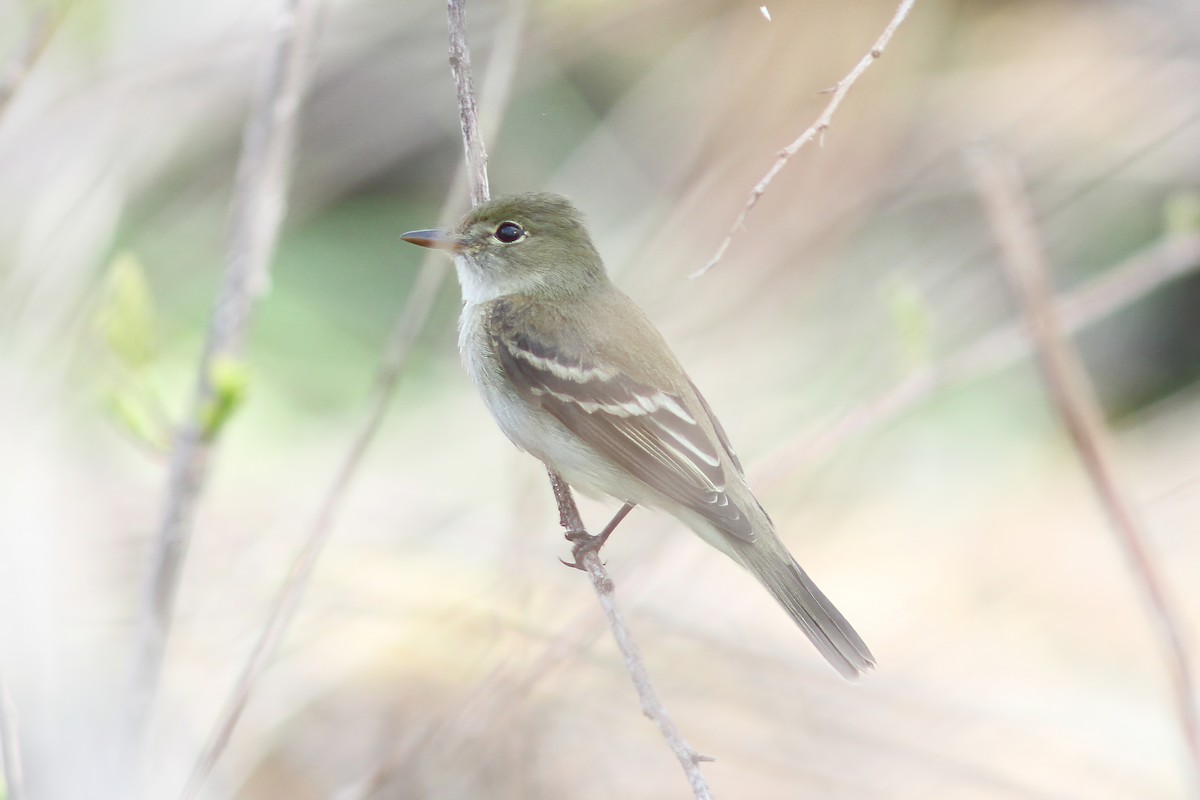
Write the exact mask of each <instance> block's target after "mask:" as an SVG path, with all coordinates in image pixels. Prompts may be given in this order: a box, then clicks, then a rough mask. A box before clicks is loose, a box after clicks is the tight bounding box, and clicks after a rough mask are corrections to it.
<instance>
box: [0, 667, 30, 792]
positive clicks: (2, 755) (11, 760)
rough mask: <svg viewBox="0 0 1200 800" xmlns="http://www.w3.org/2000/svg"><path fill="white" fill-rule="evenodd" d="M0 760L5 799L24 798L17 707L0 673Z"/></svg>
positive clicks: (23, 774) (23, 777) (23, 775)
mask: <svg viewBox="0 0 1200 800" xmlns="http://www.w3.org/2000/svg"><path fill="white" fill-rule="evenodd" d="M0 761H3V762H4V791H5V794H4V798H5V800H25V798H26V797H27V795H26V794H25V773H24V771H23V770H22V768H21V739H20V737H19V736H18V731H17V707H16V705H15V704H14V703H13V700H12V696H11V695H9V693H8V685H7V684H6V683H5V682H4V677H3V676H2V675H0Z"/></svg>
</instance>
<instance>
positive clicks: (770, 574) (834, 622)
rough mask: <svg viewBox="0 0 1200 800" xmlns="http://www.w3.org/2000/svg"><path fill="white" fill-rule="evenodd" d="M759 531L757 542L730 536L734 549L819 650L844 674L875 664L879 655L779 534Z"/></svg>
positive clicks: (851, 673) (850, 674) (850, 675)
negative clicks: (876, 654)
mask: <svg viewBox="0 0 1200 800" xmlns="http://www.w3.org/2000/svg"><path fill="white" fill-rule="evenodd" d="M756 533H757V536H756V537H755V538H756V541H755V542H753V543H751V542H746V541H731V544H732V545H733V549H734V551H735V552H736V553H737V556H738V558H739V559H740V560H741V562H742V564H744V565H745V566H746V568H747V569H749V570H750V571H751V572H752V573H754V576H755V577H756V578H758V580H759V582H760V583H762V585H763V586H765V587H766V589H767V591H769V592H770V593H771V595H772V596H773V597H774V598H775V600H776V601H778V603H779V605H781V606H783V608H784V610H785V611H787V612H788V614H789V615H790V616H791V618H792V619H793V620H795V622H796V624H797V625H799V626H800V629H801V630H802V631H804V633H805V635H806V636H808V638H809V639H810V640H811V641H812V643H813V644H814V645H816V647H817V650H819V651H821V655H823V656H825V659H826V660H827V661H828V662H829V663H830V664H832V665H833V666H834V668H835V669H836V670H837V671H838V672H840V673H842V675H843V676H845V677H846V678H856V677H858V674H859V673H860V672H862V671H864V670H867V669H870V668H871V667H873V666H875V656H873V655H871V651H870V649H869V648H868V647H867V645H866V643H864V642H863V640H862V638H861V637H860V636H859V635H858V634H857V633H855V631H854V628H852V627H850V623H849V622H847V621H846V618H845V617H843V616H842V614H841V612H840V611H838V610H837V609H836V608H834V606H833V603H831V602H830V601H829V598H828V597H826V596H825V593H824V592H822V591H821V590H820V589H818V588H817V585H816V584H815V583H813V582H812V579H811V578H809V577H808V575H807V574H806V573H805V572H804V570H803V569H801V568H800V565H799V564H797V563H796V560H795V559H794V558H792V555H791V553H789V552H788V551H787V548H786V547H784V546H783V543H782V542H780V541H779V540H778V538H776V536H775V534H774V533H772V532H770V531H768V532H767V533H766V535H763V533H761V532H756Z"/></svg>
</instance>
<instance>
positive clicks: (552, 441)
mask: <svg viewBox="0 0 1200 800" xmlns="http://www.w3.org/2000/svg"><path fill="white" fill-rule="evenodd" d="M403 238H404V240H405V241H406V242H411V243H412V244H417V245H421V246H422V247H433V248H438V249H441V250H445V251H448V252H449V253H451V254H453V256H454V264H455V267H456V269H457V272H458V280H459V283H460V284H461V285H462V295H463V311H462V317H461V319H460V321H459V339H458V345H459V350H460V351H461V353H462V360H463V364H464V365H465V366H466V369H467V372H468V373H469V374H470V376H471V379H472V380H473V381H474V383H475V386H476V387H477V388H478V389H479V393H480V394H481V395H483V400H484V402H485V403H486V404H487V406H488V409H489V410H490V411H491V412H492V416H494V417H495V418H496V422H497V423H498V424H499V425H500V429H501V430H503V431H504V433H505V434H506V435H507V436H508V438H509V439H511V440H512V442H513V444H515V445H516V446H517V447H519V448H520V449H522V450H524V451H526V452H528V453H530V454H531V455H533V456H536V457H537V458H539V459H541V460H542V462H544V463H545V464H546V466H547V467H549V468H550V469H552V470H554V471H555V472H557V473H558V474H559V475H561V476H562V477H563V479H564V480H566V481H567V483H569V484H570V485H571V486H573V487H575V488H576V489H578V490H579V491H581V492H584V493H585V494H588V495H590V496H598V495H610V496H612V497H615V498H616V499H618V500H623V501H625V502H627V503H633V504H639V505H646V506H650V507H653V508H658V509H662V510H663V511H666V512H667V513H669V514H672V515H673V516H675V517H677V518H678V519H679V520H681V521H682V522H683V523H684V524H685V525H687V526H688V527H689V528H691V529H692V530H693V531H695V532H696V533H697V534H699V535H700V537H701V538H703V539H704V540H705V541H707V542H708V543H709V544H711V545H713V546H714V547H716V548H717V549H718V550H720V551H721V552H723V553H725V554H726V555H728V556H729V557H731V558H732V559H733V560H734V561H736V562H738V563H739V564H741V565H743V566H744V567H746V568H747V569H748V570H750V572H752V573H753V574H754V576H755V577H756V578H758V580H759V581H760V582H761V583H762V585H763V586H764V587H766V589H767V591H769V592H770V593H771V595H772V596H774V598H775V599H776V600H777V601H778V602H779V604H780V605H781V606H783V608H784V609H785V610H786V611H787V612H788V614H789V615H791V617H792V619H793V620H795V622H796V624H797V625H799V626H800V628H801V630H803V631H804V633H805V634H807V635H808V638H809V639H811V640H812V643H813V644H814V645H816V647H817V649H818V650H819V651H821V655H823V656H825V658H826V659H828V660H829V663H830V664H832V665H833V666H834V667H835V668H837V670H838V672H840V673H841V674H842V675H844V676H846V677H848V678H853V677H855V676H856V675H858V673H859V672H861V671H862V670H865V669H868V668H870V667H872V666H874V664H875V658H874V656H872V655H871V651H870V650H869V649H867V646H866V644H864V643H863V640H862V639H861V638H860V637H859V635H858V634H857V633H855V631H854V629H853V628H852V627H850V623H848V622H847V621H846V618H845V617H843V616H842V615H841V613H840V612H838V610H837V609H836V608H834V606H833V603H831V602H830V601H829V598H827V597H826V596H825V595H824V594H823V593H822V592H821V590H820V589H818V588H817V586H816V584H814V583H813V582H812V580H811V579H810V578H809V577H808V575H807V574H805V572H804V570H803V569H801V568H800V565H799V564H797V563H796V560H795V559H794V558H792V555H791V553H789V552H788V550H787V548H786V547H785V546H784V545H783V542H781V541H780V540H779V537H778V536H776V535H775V527H774V524H773V523H772V522H771V518H770V517H768V516H767V513H766V511H764V510H763V508H762V506H761V505H759V503H758V501H757V500H756V499H755V498H754V495H753V494H752V493H751V492H750V487H749V486H748V485H747V484H746V477H745V474H744V473H743V471H742V465H741V463H740V462H739V461H738V458H737V456H735V455H734V454H733V448H731V447H730V445H729V440H728V439H727V438H726V436H725V431H724V430H723V429H722V428H721V423H719V422H718V421H717V418H716V417H715V416H714V415H713V413H712V409H710V408H709V407H708V403H707V402H705V400H704V398H703V397H702V396H701V395H700V392H699V390H698V389H697V388H696V385H695V384H693V383H692V381H691V379H690V378H688V376H687V373H686V372H684V370H683V367H682V366H681V365H680V364H679V361H678V359H676V358H675V355H674V353H672V352H671V349H670V348H669V347H668V346H667V343H666V341H665V340H664V339H663V337H662V335H661V334H659V332H658V330H656V329H655V327H654V325H653V324H652V323H651V322H650V320H649V319H648V318H647V317H646V315H645V314H643V313H642V311H641V309H639V308H638V307H637V306H636V305H634V303H633V301H632V300H630V299H629V298H628V297H626V296H625V295H624V294H623V293H622V292H621V291H620V290H619V289H617V288H616V287H615V286H614V285H613V284H612V282H611V281H610V280H609V278H608V275H607V273H606V272H605V270H604V264H603V262H602V261H601V260H600V255H599V253H597V252H596V248H595V246H594V245H593V244H592V240H591V237H590V236H589V235H588V231H587V228H586V227H585V226H584V223H583V219H582V217H581V215H580V213H579V212H578V211H577V210H576V209H575V207H574V206H573V205H572V204H571V202H570V201H569V200H567V199H566V198H565V197H561V196H559V195H555V194H540V193H530V194H516V195H509V196H505V197H498V198H496V199H494V200H491V201H488V202H486V203H481V204H480V205H478V206H476V207H475V208H474V209H473V210H472V211H471V212H470V213H468V214H467V215H466V216H465V217H463V219H462V221H461V222H459V224H458V227H456V228H455V229H453V230H448V231H447V230H424V231H412V232H411V233H406V234H404V236H403Z"/></svg>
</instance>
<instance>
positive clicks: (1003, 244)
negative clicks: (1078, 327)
mask: <svg viewBox="0 0 1200 800" xmlns="http://www.w3.org/2000/svg"><path fill="white" fill-rule="evenodd" d="M970 167H971V174H972V178H973V179H974V181H975V185H976V189H977V191H978V192H979V195H980V200H981V202H982V204H983V207H984V211H985V213H986V216H987V219H988V222H989V224H990V226H991V228H992V235H993V238H994V239H995V240H996V244H997V246H998V248H999V250H1000V263H1001V266H1002V267H1003V270H1004V274H1005V277H1006V278H1007V279H1008V282H1009V284H1010V285H1011V287H1012V290H1013V293H1014V294H1015V295H1016V297H1017V300H1018V302H1019V304H1020V306H1021V310H1022V313H1023V315H1024V317H1025V323H1026V325H1027V328H1028V334H1029V336H1030V338H1031V339H1032V340H1033V346H1034V349H1035V351H1036V353H1037V358H1038V363H1039V366H1040V367H1041V372H1042V379H1043V381H1044V382H1045V384H1046V389H1047V391H1048V393H1049V395H1050V399H1051V401H1052V403H1053V405H1054V407H1055V409H1056V411H1057V412H1058V415H1059V417H1060V418H1061V419H1062V421H1063V424H1064V426H1065V427H1066V429H1067V433H1068V435H1069V436H1070V439H1071V443H1072V444H1073V445H1074V447H1075V451H1076V454H1077V455H1078V456H1079V460H1080V461H1081V462H1082V464H1083V467H1084V469H1085V470H1086V472H1087V475H1088V478H1089V479H1090V481H1091V483H1092V488H1093V489H1094V490H1095V492H1096V496H1097V499H1098V500H1099V502H1100V505H1101V506H1102V507H1103V508H1104V511H1105V513H1106V514H1107V515H1108V518H1109V522H1110V523H1111V525H1112V528H1113V531H1114V532H1115V533H1116V537H1117V540H1118V543H1119V545H1120V546H1121V548H1122V550H1124V552H1125V556H1126V558H1127V559H1128V561H1129V566H1130V569H1131V571H1132V574H1133V576H1134V580H1135V581H1136V582H1137V584H1138V585H1139V587H1140V589H1141V590H1142V592H1143V593H1144V595H1145V599H1146V601H1147V604H1148V607H1149V608H1148V612H1149V616H1150V619H1151V621H1152V622H1153V625H1154V628H1155V629H1156V631H1157V633H1158V634H1159V637H1160V639H1161V641H1162V647H1163V650H1164V654H1165V657H1166V661H1167V667H1168V670H1169V672H1170V675H1171V683H1172V685H1173V688H1174V692H1175V703H1176V709H1177V711H1178V714H1179V723H1180V727H1181V729H1182V734H1183V740H1184V744H1185V747H1186V748H1187V752H1188V755H1189V767H1190V769H1191V772H1192V775H1191V778H1192V781H1193V791H1200V719H1198V718H1197V706H1196V703H1197V692H1196V687H1195V685H1194V683H1193V679H1192V670H1191V666H1190V664H1189V659H1188V653H1187V647H1186V645H1185V643H1184V637H1183V633H1182V631H1181V624H1180V615H1179V614H1178V612H1177V611H1176V610H1175V609H1174V608H1173V606H1172V603H1171V602H1170V600H1169V598H1168V597H1167V590H1166V588H1165V583H1164V580H1163V577H1162V576H1161V575H1160V574H1159V568H1158V565H1157V564H1156V563H1155V560H1154V557H1153V555H1152V554H1151V553H1150V548H1149V546H1148V545H1147V542H1146V540H1147V538H1148V536H1147V534H1146V531H1145V529H1144V526H1143V524H1142V522H1141V521H1140V520H1139V519H1138V515H1137V513H1136V510H1135V508H1134V503H1133V501H1132V499H1131V498H1130V496H1129V493H1128V491H1127V490H1126V488H1125V486H1124V485H1123V484H1122V482H1121V479H1120V476H1119V471H1118V467H1117V463H1116V457H1115V456H1114V449H1115V448H1114V446H1113V442H1112V437H1111V434H1110V433H1109V430H1108V428H1107V426H1106V424H1105V421H1104V416H1103V413H1102V411H1101V409H1100V404H1099V402H1098V401H1097V399H1096V395H1095V392H1094V389H1093V387H1092V385H1091V382H1090V380H1089V378H1088V375H1087V372H1086V371H1085V370H1084V367H1083V363H1082V361H1081V360H1080V358H1079V354H1078V352H1077V351H1076V350H1075V348H1074V346H1073V345H1072V343H1071V341H1070V339H1069V336H1068V334H1067V331H1066V326H1065V325H1064V324H1063V321H1062V320H1061V319H1060V317H1059V314H1058V311H1057V308H1056V307H1055V303H1054V292H1053V288H1052V285H1051V282H1050V274H1049V266H1048V265H1047V262H1046V255H1045V252H1044V251H1043V249H1042V245H1041V242H1040V241H1039V239H1038V235H1037V230H1036V227H1035V225H1034V216H1033V209H1032V207H1031V205H1030V203H1029V200H1028V197H1027V196H1026V195H1025V192H1024V189H1023V187H1022V186H1021V180H1020V176H1019V174H1018V172H1017V169H1016V165H1015V164H1014V163H1012V162H1011V161H1010V160H1007V159H1003V158H1001V157H1000V156H998V155H995V154H984V153H979V154H976V155H975V157H974V158H973V159H972V160H971V162H970Z"/></svg>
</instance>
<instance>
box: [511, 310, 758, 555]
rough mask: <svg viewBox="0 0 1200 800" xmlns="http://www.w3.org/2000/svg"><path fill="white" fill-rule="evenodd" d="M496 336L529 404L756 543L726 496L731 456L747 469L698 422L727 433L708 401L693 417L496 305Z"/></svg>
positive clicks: (676, 401) (675, 398) (671, 397)
mask: <svg viewBox="0 0 1200 800" xmlns="http://www.w3.org/2000/svg"><path fill="white" fill-rule="evenodd" d="M488 329H489V333H490V337H491V341H492V346H493V347H494V348H495V351H496V354H497V356H498V359H499V361H500V364H501V365H502V367H503V369H504V372H505V374H506V376H507V377H508V379H509V380H510V381H511V382H512V384H513V386H514V387H515V388H516V389H517V390H518V391H519V392H520V393H521V394H522V395H523V396H524V397H525V398H526V399H527V400H528V401H530V402H532V403H536V404H537V405H540V406H541V407H542V408H543V409H545V410H546V411H547V412H548V413H550V414H551V415H552V416H554V417H555V418H556V419H557V420H558V421H559V422H561V423H562V424H563V425H564V426H565V427H566V428H567V429H568V430H570V431H571V432H572V433H574V434H575V435H576V436H578V437H579V438H580V439H582V440H583V441H584V442H586V443H587V444H588V445H590V446H591V447H592V448H593V449H594V450H596V451H597V452H599V453H600V454H602V455H603V456H604V457H605V458H607V459H608V460H609V461H611V462H612V463H613V464H615V465H616V466H618V467H620V468H622V469H624V470H626V471H627V472H629V473H630V474H631V475H633V476H634V477H636V478H637V479H638V480H640V481H642V482H643V483H645V484H646V485H647V486H649V487H650V488H652V489H654V490H656V491H658V492H659V493H661V494H663V495H664V496H666V497H667V498H669V499H671V500H674V501H675V502H677V503H680V504H682V505H684V506H686V507H687V508H690V509H691V510H693V511H695V512H697V513H699V514H700V515H702V516H704V517H705V518H707V519H709V520H710V521H711V522H712V523H713V525H714V526H715V527H717V528H718V529H719V530H721V531H724V532H726V533H728V534H730V535H733V536H735V537H737V538H739V539H744V540H746V541H748V542H752V541H754V539H755V537H754V531H753V529H752V527H751V522H750V519H749V517H748V516H747V514H746V513H745V511H743V510H742V509H741V508H739V507H738V505H737V504H736V503H735V502H733V500H731V499H730V497H729V495H728V493H727V491H726V488H727V484H726V478H727V474H726V464H725V463H724V461H725V460H724V458H723V453H729V459H730V460H732V462H733V463H732V465H730V466H732V468H733V470H734V471H735V473H736V474H737V475H738V476H740V474H741V468H740V465H738V464H737V461H736V458H734V457H733V455H732V453H731V452H730V451H729V450H728V449H727V448H726V447H723V446H722V443H723V440H724V436H723V433H718V434H717V435H718V436H720V437H721V441H715V440H714V438H713V436H712V435H710V434H709V433H708V430H706V428H705V426H704V425H703V423H702V421H701V420H699V419H697V416H698V415H699V414H706V415H708V416H709V418H710V425H711V426H712V429H714V430H719V429H717V428H716V426H717V422H716V420H715V419H712V418H711V413H710V412H709V411H708V406H707V404H706V403H704V401H703V399H700V402H699V403H698V404H697V406H696V407H694V410H689V408H688V403H687V402H686V400H685V399H684V397H683V396H682V395H681V394H680V393H678V392H672V391H669V390H665V389H661V388H657V387H655V386H652V385H649V384H647V383H645V382H643V381H638V380H635V379H633V378H632V377H630V375H629V374H628V372H627V371H626V370H623V369H621V367H620V366H619V365H617V364H615V363H612V362H607V361H602V360H600V359H599V358H597V357H596V356H595V355H594V353H593V354H591V355H589V354H588V353H587V352H586V351H585V348H584V347H583V346H580V345H578V343H574V342H572V340H571V337H565V338H564V337H562V336H559V337H556V338H555V339H554V340H552V339H551V338H550V337H548V336H546V335H545V334H544V333H542V332H541V331H539V330H537V328H536V327H534V326H532V325H530V324H529V318H528V316H527V315H525V314H522V313H521V310H520V309H518V308H515V307H514V306H513V305H512V304H510V303H508V302H506V301H504V300H499V301H495V302H494V305H493V308H492V311H491V314H490V324H489V325H488ZM696 396H697V397H699V393H696ZM622 499H624V498H622Z"/></svg>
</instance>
